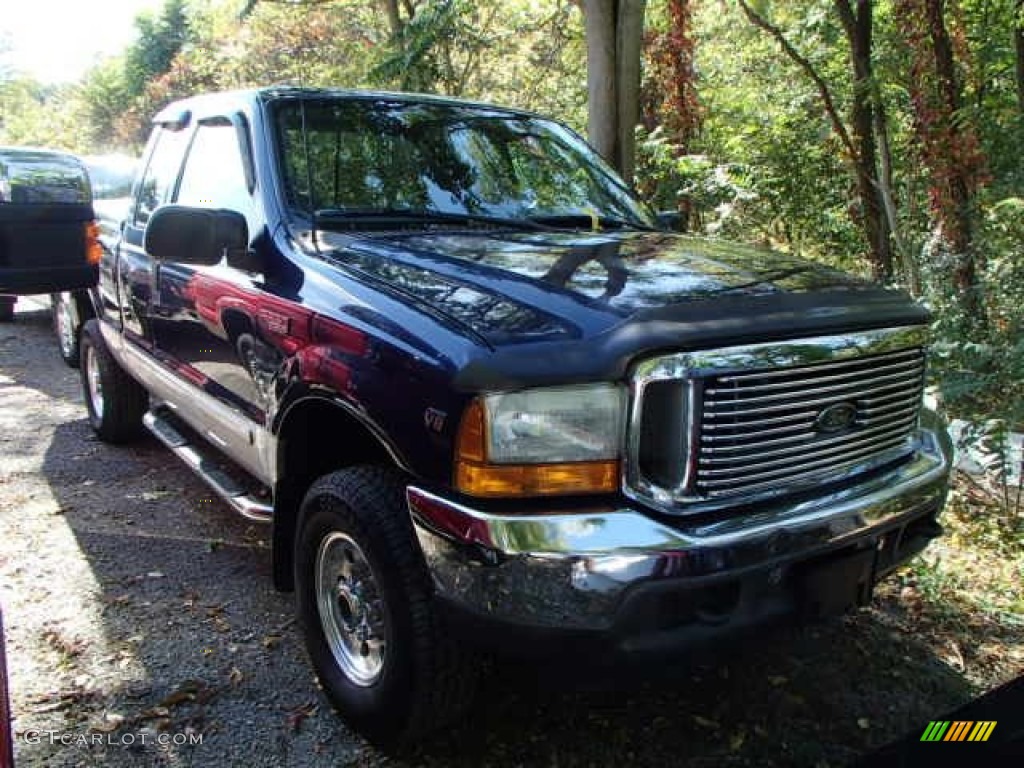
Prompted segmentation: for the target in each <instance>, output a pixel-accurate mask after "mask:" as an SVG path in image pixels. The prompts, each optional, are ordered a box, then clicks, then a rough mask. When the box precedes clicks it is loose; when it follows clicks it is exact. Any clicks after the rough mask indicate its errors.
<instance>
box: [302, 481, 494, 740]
mask: <svg viewBox="0 0 1024 768" xmlns="http://www.w3.org/2000/svg"><path fill="white" fill-rule="evenodd" d="M404 495H405V494H404V485H403V484H402V482H401V478H400V476H399V475H398V474H397V473H396V472H394V471H392V470H390V469H387V468H384V467H353V468H349V469H344V470H340V471H338V472H334V473H332V474H329V475H326V476H325V477H322V478H320V479H319V480H317V481H316V482H315V483H314V484H313V486H312V487H311V488H310V489H309V491H308V492H307V494H306V497H305V499H304V500H303V502H302V507H301V511H300V529H299V533H298V536H297V537H296V553H295V577H296V592H297V594H296V598H297V608H298V614H299V619H300V621H301V622H302V624H303V626H304V628H305V635H306V646H307V649H308V651H309V655H310V659H311V661H312V663H313V667H314V669H315V670H316V673H317V676H318V677H319V678H320V681H321V683H322V684H323V687H324V689H325V690H326V692H327V695H328V697H329V698H330V699H331V703H332V704H333V705H334V707H335V709H337V711H338V712H339V714H340V715H341V716H342V717H343V718H344V719H345V720H346V721H347V722H348V723H349V724H350V725H352V726H353V727H354V728H355V729H356V730H357V731H359V732H360V733H362V734H363V735H364V736H366V737H367V738H368V739H369V740H370V741H372V742H374V743H376V744H378V745H381V746H385V747H400V746H405V745H408V744H409V743H410V742H411V741H412V740H414V739H416V738H417V737H419V736H422V735H424V734H425V733H427V732H429V731H431V730H434V729H436V728H438V727H440V726H441V725H444V724H446V723H447V722H450V721H451V720H452V719H453V718H454V717H456V716H457V715H458V714H459V713H460V712H461V710H462V709H463V708H464V707H465V706H467V705H468V704H469V703H470V699H471V696H472V692H473V689H474V687H475V682H476V676H477V668H478V667H477V664H476V663H475V660H474V659H473V657H472V654H470V653H468V652H467V651H465V650H464V649H460V648H458V647H457V646H456V644H455V641H454V638H453V637H452V636H451V635H450V634H449V633H448V631H447V629H446V627H445V623H444V621H443V620H442V617H441V616H440V615H438V613H437V610H436V606H435V605H434V603H433V600H432V597H431V590H430V579H429V576H428V574H427V570H426V565H425V564H424V562H423V558H422V555H421V553H420V551H419V548H418V545H417V544H416V541H415V536H414V534H413V531H412V525H411V523H410V521H409V515H408V511H407V510H406V509H405V499H404Z"/></svg>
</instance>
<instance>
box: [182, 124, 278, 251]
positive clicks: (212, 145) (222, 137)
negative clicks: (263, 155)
mask: <svg viewBox="0 0 1024 768" xmlns="http://www.w3.org/2000/svg"><path fill="white" fill-rule="evenodd" d="M244 162H245V161H244V159H243V155H242V151H241V147H240V146H239V143H238V131H237V130H236V128H235V126H234V125H233V124H232V123H230V122H228V121H226V120H225V121H223V122H220V121H218V122H215V123H204V124H200V126H199V128H198V129H197V130H196V135H195V139H193V141H192V146H191V147H190V148H189V151H188V158H187V159H186V160H185V170H184V171H183V172H182V175H181V184H180V186H179V187H178V195H177V200H176V202H177V203H178V204H180V205H190V206H195V207H198V208H227V209H229V210H232V211H237V212H238V213H241V214H242V215H243V216H245V221H246V223H247V224H248V225H249V235H250V237H251V236H252V235H254V234H255V233H256V228H257V227H258V226H259V216H258V206H257V203H256V200H255V199H254V197H253V195H252V193H251V192H250V191H249V185H248V184H247V182H246V176H245V165H244Z"/></svg>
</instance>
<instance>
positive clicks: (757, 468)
mask: <svg viewBox="0 0 1024 768" xmlns="http://www.w3.org/2000/svg"><path fill="white" fill-rule="evenodd" d="M923 386H924V354H923V352H922V350H921V349H919V348H913V349H903V350H899V351H896V352H889V353H884V354H876V355H865V356H862V357H857V358H853V359H844V360H841V361H826V362H822V363H818V364H814V365H810V364H805V365H801V366H798V367H790V368H775V369H766V370H762V369H758V370H750V371H741V372H729V373H728V374H723V375H720V376H710V377H708V378H706V379H704V391H703V394H704V396H703V398H702V402H701V413H702V424H701V429H700V435H699V438H698V440H697V442H696V445H695V447H696V449H697V453H696V457H695V464H696V472H695V474H694V480H693V487H692V491H693V492H695V494H696V495H698V496H703V497H704V498H720V497H726V496H733V495H745V494H755V493H757V492H759V491H761V490H765V489H768V488H778V487H779V486H784V485H790V484H792V483H799V482H804V481H807V480H810V479H817V480H821V481H824V480H827V479H828V478H829V477H835V476H840V475H842V474H844V473H848V472H850V471H852V470H853V469H855V468H856V467H858V466H859V465H861V464H865V463H870V462H871V461H873V460H875V459H881V458H886V457H889V456H892V457H896V456H898V455H900V453H901V452H902V451H909V450H910V449H911V447H910V441H909V437H910V435H911V433H912V432H913V429H914V425H915V423H916V416H917V413H918V410H919V407H920V401H921V395H922V391H923ZM839 404H846V405H848V406H851V407H852V409H853V410H852V413H851V417H852V423H850V424H849V425H848V426H846V427H843V426H842V425H840V427H839V429H838V431H836V432H828V431H826V430H825V428H821V429H819V428H818V427H817V426H816V424H817V420H818V418H819V417H820V416H821V414H822V412H823V411H825V410H826V409H828V408H829V407H830V406H834V405H839Z"/></svg>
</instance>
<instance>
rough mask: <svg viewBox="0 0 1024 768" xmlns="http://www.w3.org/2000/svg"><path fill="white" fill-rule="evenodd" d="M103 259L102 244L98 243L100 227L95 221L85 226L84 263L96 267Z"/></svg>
mask: <svg viewBox="0 0 1024 768" xmlns="http://www.w3.org/2000/svg"><path fill="white" fill-rule="evenodd" d="M102 258H103V244H102V243H101V242H100V227H99V224H97V223H96V222H95V221H90V222H87V223H86V224H85V261H86V263H88V264H89V265H90V266H96V265H97V264H99V263H100V259H102Z"/></svg>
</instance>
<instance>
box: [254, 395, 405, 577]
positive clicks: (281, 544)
mask: <svg viewBox="0 0 1024 768" xmlns="http://www.w3.org/2000/svg"><path fill="white" fill-rule="evenodd" d="M355 464H376V465H387V466H395V464H396V462H395V460H394V458H393V457H392V455H391V454H390V452H389V451H388V450H387V448H385V447H384V445H383V444H382V443H381V441H380V439H379V438H377V437H376V436H375V435H374V434H373V433H372V432H371V431H370V430H369V429H368V428H367V427H366V426H364V425H363V424H362V423H361V422H360V421H359V420H358V419H356V418H355V417H354V416H352V415H351V414H349V413H348V412H346V411H345V410H344V409H343V408H342V407H341V406H339V405H337V404H335V403H332V402H330V401H329V400H325V399H320V398H311V399H309V400H306V401H303V402H299V403H297V404H295V405H293V406H292V408H291V410H289V411H288V412H287V413H286V414H285V419H284V424H282V426H281V429H280V430H279V432H278V442H277V467H278V480H277V484H276V486H275V488H274V533H273V543H274V550H273V552H274V586H276V587H277V588H278V589H281V590H285V591H291V590H292V589H293V588H294V578H293V577H294V574H293V569H292V560H293V554H294V545H295V526H296V524H297V522H298V511H299V505H300V504H301V503H302V497H303V496H304V495H305V493H306V490H307V489H308V488H309V486H310V485H312V483H313V482H314V481H315V480H316V479H317V478H318V477H322V476H323V475H326V474H328V473H329V472H333V471H334V470H336V469H341V468H343V467H348V466H352V465H355Z"/></svg>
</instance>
